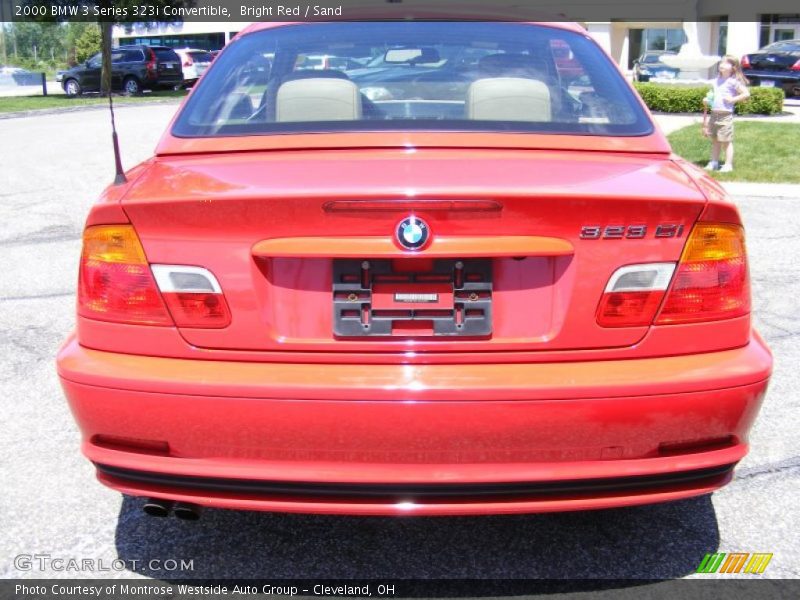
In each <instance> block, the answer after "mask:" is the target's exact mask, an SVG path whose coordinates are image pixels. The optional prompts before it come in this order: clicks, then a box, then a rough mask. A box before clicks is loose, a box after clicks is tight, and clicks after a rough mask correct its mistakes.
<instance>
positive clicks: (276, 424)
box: [58, 24, 772, 515]
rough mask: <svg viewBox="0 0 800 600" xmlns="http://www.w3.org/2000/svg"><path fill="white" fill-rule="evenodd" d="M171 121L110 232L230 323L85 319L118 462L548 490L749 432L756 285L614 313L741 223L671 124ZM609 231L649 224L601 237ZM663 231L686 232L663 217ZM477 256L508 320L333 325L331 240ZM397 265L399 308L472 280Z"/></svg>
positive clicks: (756, 383)
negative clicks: (177, 274)
mask: <svg viewBox="0 0 800 600" xmlns="http://www.w3.org/2000/svg"><path fill="white" fill-rule="evenodd" d="M281 25H285V24H280V25H276V24H255V25H253V26H252V27H251V28H250V29H248V30H247V31H245V32H243V33H242V34H240V35H246V34H247V33H249V32H254V31H259V30H262V29H266V28H270V27H275V26H281ZM548 26H549V27H564V28H567V29H569V30H570V31H579V29H578V28H577V27H574V26H570V25H563V24H561V25H555V24H550V25H548ZM227 51H228V50H227V49H226V52H227ZM598 52H599V49H598ZM218 65H219V62H218V61H215V63H214V65H213V66H212V67H211V69H214V68H217V67H218ZM203 85H204V83H201V84H200V85H199V86H198V87H202V86H203ZM194 93H196V91H195V92H193V94H194ZM171 131H172V127H170V129H169V130H168V132H167V133H166V134H165V135H164V137H163V138H162V140H161V142H160V144H159V146H158V148H157V151H156V156H155V157H154V158H152V159H150V160H149V161H147V162H145V163H143V164H142V165H139V166H137V167H135V168H134V169H132V170H131V171H130V172H129V173H128V183H126V184H125V185H123V186H116V187H111V188H109V189H108V190H106V192H105V193H104V194H103V196H102V197H101V199H100V201H99V202H98V203H97V204H96V205H95V207H94V208H93V210H92V212H91V213H90V215H89V218H88V220H87V227H97V226H103V225H108V226H122V227H123V229H120V230H119V231H121V232H123V234H125V235H128V234H130V232H134V234H133V235H134V239H135V238H138V240H139V241H140V242H141V247H142V248H143V252H144V254H145V255H146V262H145V263H144V266H145V268H144V271H142V272H143V273H144V276H145V277H146V276H147V268H146V267H147V263H149V264H150V265H185V266H188V267H193V268H202V269H205V270H207V271H208V272H210V274H212V275H213V277H214V278H215V280H216V281H217V282H218V284H219V287H220V288H221V296H222V298H223V301H224V302H225V303H226V307H227V308H228V309H229V311H230V317H231V321H230V325H228V326H226V327H222V328H212V327H211V326H209V327H176V326H175V325H174V324H173V322H174V321H171V320H170V319H169V312H161V313H159V314H161V315H162V317H163V320H162V321H160V322H159V323H156V324H151V325H143V324H134V323H131V322H119V321H115V320H113V319H104V318H102V316H97V315H94V316H92V314H91V313H90V312H86V311H85V310H84V312H82V313H80V314H79V316H78V323H77V331H76V334H75V335H74V336H72V337H70V338H69V339H68V340H67V342H66V343H65V344H64V346H63V347H62V349H61V351H60V353H59V356H58V370H59V375H60V378H61V381H62V385H63V387H64V391H65V393H66V396H67V399H68V401H69V403H70V407H71V409H72V411H73V414H74V416H75V418H76V420H77V421H78V423H79V425H80V427H81V431H82V434H83V452H84V454H85V455H86V456H87V458H89V459H90V460H91V461H92V462H93V463H95V465H96V466H97V467H98V477H99V479H100V481H101V482H103V483H104V484H106V485H108V486H110V487H112V488H114V489H117V490H119V491H121V492H123V493H127V494H131V495H136V496H147V497H153V498H163V499H171V500H181V501H185V502H190V503H194V504H198V505H204V506H214V507H223V508H239V509H248V510H249V509H252V510H271V511H288V512H320V513H345V514H388V515H400V514H428V515H446V514H482V513H487V514H488V513H514V512H544V511H558V510H583V509H592V508H606V507H612V506H627V505H634V504H642V503H650V502H660V501H667V500H675V499H679V498H685V497H689V496H693V495H698V494H704V493H708V492H711V491H713V490H714V489H717V488H718V487H720V486H722V485H724V484H725V483H727V482H728V481H729V480H730V478H731V468H732V467H733V465H735V464H736V463H737V462H738V461H739V460H740V459H741V458H742V457H743V456H744V455H745V454H746V452H747V446H748V431H749V429H750V426H751V425H752V423H753V421H754V419H755V416H756V414H757V412H758V409H759V407H760V404H761V402H762V399H763V396H764V394H765V391H766V387H767V383H768V380H769V376H770V372H771V366H772V359H771V355H770V353H769V350H768V349H767V347H766V346H765V344H764V342H763V341H762V340H761V338H760V337H759V336H758V335H757V334H756V333H755V332H753V331H752V329H751V322H750V315H749V305H748V304H747V302H746V298H745V299H744V300H742V301H743V304H742V307H743V308H742V309H741V310H740V311H739V312H738V313H735V312H730V313H729V316H728V317H727V318H718V317H717V318H715V319H714V320H708V319H706V320H702V319H701V320H699V321H697V322H690V321H688V320H687V321H686V322H683V323H680V324H657V325H654V324H647V325H638V326H626V327H608V326H601V325H600V324H599V323H598V314H597V310H598V306H599V303H600V300H601V297H603V295H604V293H605V290H606V287H607V284H608V282H609V279H610V278H611V276H612V274H613V273H615V271H617V270H618V269H619V268H620V267H624V266H627V265H640V264H651V263H659V264H661V263H671V264H675V265H678V266H677V267H676V273H677V272H679V271H680V265H681V264H683V263H684V262H685V260H686V257H687V256H688V254H687V252H688V250H687V239H689V238H690V236H691V235H692V232H693V231H699V230H700V229H699V228H701V227H702V226H703V224H711V225H710V226H714V227H718V228H722V229H724V228H725V227H728V228H729V230H730V231H733V232H734V234H733V235H736V231H737V230H738V226H739V225H740V224H741V222H740V219H739V216H738V213H737V211H736V209H735V207H734V206H733V205H732V204H731V203H730V201H729V199H728V198H727V197H726V196H725V193H724V191H723V190H722V189H721V188H720V187H719V186H718V185H717V184H716V183H714V182H713V181H712V180H710V179H709V178H708V177H707V176H706V175H705V174H704V173H702V172H701V171H699V170H697V169H696V168H694V167H692V166H691V165H688V164H687V163H685V162H684V161H682V160H680V159H678V158H677V157H675V156H674V155H671V154H670V150H669V146H668V144H667V142H666V140H665V138H664V136H663V135H662V134H661V133H660V132H659V131H658V130H657V129H655V130H654V131H653V132H652V133H650V134H647V135H642V136H636V137H614V136H576V135H563V134H557V135H551V134H530V133H493V132H471V133H467V132H464V133H460V132H434V131H385V132H366V133H364V132H359V133H347V132H339V133H325V134H319V133H313V134H311V133H294V134H291V135H254V136H230V137H213V138H212V137H195V138H186V137H178V136H175V135H173V134H172V133H171ZM309 174H313V177H312V176H309ZM409 214H414V215H415V216H417V217H419V218H421V219H423V220H424V221H425V222H426V223H427V225H428V226H429V227H430V231H431V236H432V237H431V240H430V242H429V244H427V245H426V246H425V247H423V249H421V250H419V251H417V252H411V251H408V250H404V249H403V248H401V247H400V246H398V244H397V243H396V239H395V228H396V227H397V224H398V222H399V221H400V220H401V219H403V218H404V217H406V216H408V215H409ZM131 225H132V228H131ZM731 225H733V226H734V227H733V228H732V229H731V228H730V226H731ZM585 226H598V227H601V229H602V230H603V231H606V229H605V228H606V227H611V228H612V229H611V230H609V231H615V230H614V229H613V228H615V227H622V228H623V231H626V232H627V231H629V230H628V227H631V228H632V229H630V231H639V230H637V229H636V228H638V227H642V226H644V227H645V231H646V232H647V234H646V235H644V236H642V237H641V238H638V237H636V236H633V237H627V234H622V237H620V238H616V237H613V236H612V239H584V238H582V237H581V231H582V227H585ZM660 226H661V227H664V226H669V227H673V228H675V229H674V230H676V231H681V232H682V233H681V234H680V235H675V236H671V237H656V236H655V234H654V232H655V231H657V230H658V228H659V227H660ZM125 228H127V229H125ZM677 228H680V229H677ZM722 229H721V230H722ZM95 231H97V230H95ZM125 232H128V233H125ZM120 235H122V234H120ZM101 250H102V249H101ZM471 258H481V259H486V260H488V261H490V262H491V265H492V273H493V281H492V286H493V287H492V292H491V295H492V299H491V302H492V311H493V315H492V318H493V322H492V333H491V335H489V336H477V337H465V338H457V337H456V338H445V337H435V336H432V335H431V332H432V330H431V327H432V325H431V321H426V320H422V321H416V322H415V321H410V322H406V324H405V325H404V326H402V327H401V326H399V325H398V326H397V330H396V331H394V330H393V331H392V335H390V336H386V337H353V338H342V337H337V336H335V335H333V334H332V329H333V319H334V317H333V312H332V310H331V306H332V292H331V289H332V285H333V284H334V283H335V282H334V281H333V267H332V265H333V261H336V260H343V259H353V260H361V259H364V260H368V261H380V260H391V261H392V263H391V265H392V267H391V268H392V270H393V273H394V274H395V275H394V276H396V277H401V276H402V274H403V273H430V272H431V269H432V265H433V264H434V262H433V261H434V259H463V260H469V259H471ZM91 260H93V259H91V256H89V258H87V255H85V256H84V261H83V262H84V266H83V268H86V269H91V268H92V265H91V264H90V263H91ZM737 260H740V262H743V261H744V255H743V251H742V254H741V255H740V259H737ZM87 261H88V262H87ZM734 263H735V261H734ZM87 265H88V266H87ZM736 268H737V267H736V264H733V266H732V267H731V266H726V267H725V268H724V269H722V270H721V271H719V272H720V273H722V275H720V277H723V276H725V277H727V276H728V275H727V274H730V273H736V272H738V273H739V274H740V275H741V273H744V277H745V285H746V264H744V266H743V265H742V264H739V271H735V269H736ZM726 269H727V270H726ZM731 269H734V271H731ZM86 273H95V272H94V271H91V270H88V271H86ZM97 273H101V272H99V271H98V272H97ZM97 273H95V274H94V275H84V277H90V276H92V277H94V276H96V277H100V276H101V274H102V273H101V274H97ZM102 276H105V275H102ZM680 276H681V277H683V276H684V275H680ZM678 277H679V276H677V275H676V276H674V277H673V279H674V281H671V282H670V289H669V290H667V291H664V292H663V293H664V295H665V297H668V295H669V294H670V293H671V291H670V290H672V288H675V287H676V286H677V285H678V283H677V280H678ZM399 280H400V279H397V280H396V281H399ZM431 281H432V280H431ZM84 283H85V281H84ZM374 285H375V287H374V290H375V293H376V296H375V298H374V300H375V303H376V304H377V307H373V308H375V309H376V310H377V309H380V310H387V311H392V310H397V309H398V308H400V304H399V303H398V300H397V296H396V295H395V294H398V293H399V294H401V295H402V294H404V293H414V292H426V293H436V294H438V295H437V301H436V303H435V305H434V308H436V309H441V308H442V307H443V306H444V305H451V304H452V302H454V300H453V297H454V295H457V294H455V292H453V289H452V287H451V286H452V285H455V284H450V283H448V284H447V285H445V286H444V287H443V286H442V284H441V282H440V283H429V284H425V285H422V284H400V283H394V284H393V283H391V281H388V280H387V281H386V282H383V283H380V284H379V283H377V280H376V283H375V284H374ZM162 293H164V290H163V289H162ZM209 293H210V292H209ZM744 295H745V296H747V292H746V291H745V292H744ZM661 305H662V301H661V297H660V296H659V298H658V300H657V302H656V307H658V306H661ZM175 306H176V305H175V304H174V303H173V304H170V308H169V309H165V308H163V307H161V308H159V307H158V306H156V307H155V308H154V310H162V311H164V310H167V311H171V310H176V309H175ZM412 306H413V308H415V309H424V307H421V305H420V304H414V303H412ZM467 306H469V305H468V303H467ZM87 315H89V316H87ZM164 315H166V316H164ZM654 320H655V317H653V318H651V319H650V320H649V323H652V322H654Z"/></svg>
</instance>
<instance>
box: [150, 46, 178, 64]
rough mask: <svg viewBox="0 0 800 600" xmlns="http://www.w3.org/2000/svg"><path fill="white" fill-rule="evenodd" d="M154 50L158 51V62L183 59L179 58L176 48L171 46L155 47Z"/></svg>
mask: <svg viewBox="0 0 800 600" xmlns="http://www.w3.org/2000/svg"><path fill="white" fill-rule="evenodd" d="M152 50H153V52H155V53H156V59H158V62H180V61H181V59H180V58H178V55H177V54H175V51H174V50H170V49H169V48H153V49H152Z"/></svg>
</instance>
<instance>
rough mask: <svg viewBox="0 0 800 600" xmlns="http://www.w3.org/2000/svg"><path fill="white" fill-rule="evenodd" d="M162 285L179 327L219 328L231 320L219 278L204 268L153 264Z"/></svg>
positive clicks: (161, 288)
mask: <svg viewBox="0 0 800 600" xmlns="http://www.w3.org/2000/svg"><path fill="white" fill-rule="evenodd" d="M152 270H153V275H155V278H156V282H158V287H159V289H160V290H161V293H162V295H163V297H164V301H165V302H166V303H167V308H168V309H169V312H170V314H171V315H172V318H173V319H174V320H175V324H176V325H177V326H178V327H200V328H204V329H219V328H222V327H227V326H228V325H230V323H231V313H230V310H229V309H228V303H227V302H226V301H225V296H224V295H223V294H222V288H221V287H220V285H219V282H218V281H217V279H216V277H214V275H213V274H212V273H211V272H210V271H208V270H207V269H203V268H201V267H187V266H183V265H152Z"/></svg>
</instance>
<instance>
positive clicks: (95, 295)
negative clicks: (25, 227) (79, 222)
mask: <svg viewBox="0 0 800 600" xmlns="http://www.w3.org/2000/svg"><path fill="white" fill-rule="evenodd" d="M78 314H80V315H81V316H83V317H88V318H90V319H98V320H101V321H117V322H120V323H136V324H141V325H172V319H170V317H169V314H168V313H167V310H166V308H165V306H164V302H163V301H162V300H161V296H160V294H159V293H158V288H157V287H156V282H155V281H154V280H153V275H152V273H151V272H150V266H149V265H148V264H147V258H146V257H145V254H144V249H143V248H142V244H141V242H139V238H138V236H137V235H136V231H134V229H133V227H132V226H131V225H96V226H93V227H87V228H86V230H85V231H84V233H83V252H82V254H81V265H80V274H79V278H78Z"/></svg>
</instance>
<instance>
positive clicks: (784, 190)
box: [720, 181, 800, 199]
mask: <svg viewBox="0 0 800 600" xmlns="http://www.w3.org/2000/svg"><path fill="white" fill-rule="evenodd" d="M720 183H721V184H722V187H724V188H725V191H726V192H728V193H729V194H730V195H731V196H747V197H748V198H770V199H771V198H797V199H800V184H795V183H745V182H739V181H722V182H720Z"/></svg>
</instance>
